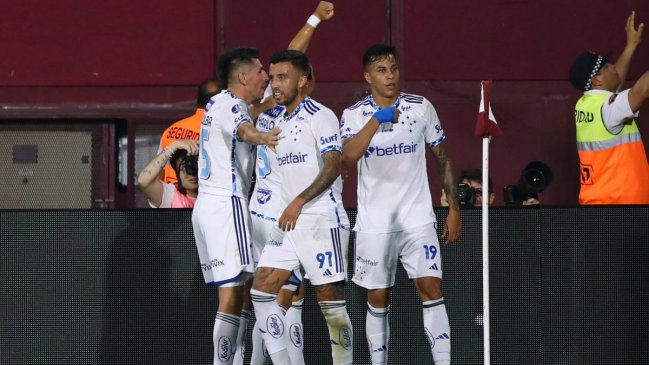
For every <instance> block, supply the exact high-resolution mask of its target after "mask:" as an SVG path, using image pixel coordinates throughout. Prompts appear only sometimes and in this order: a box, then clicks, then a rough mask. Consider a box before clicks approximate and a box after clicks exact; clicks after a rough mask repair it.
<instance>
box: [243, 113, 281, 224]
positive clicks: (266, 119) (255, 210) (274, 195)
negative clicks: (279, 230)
mask: <svg viewBox="0 0 649 365" xmlns="http://www.w3.org/2000/svg"><path fill="white" fill-rule="evenodd" d="M283 112H284V107H283V106H276V107H275V108H273V109H269V110H267V111H265V112H263V113H261V114H260V115H259V117H258V118H257V130H259V131H261V132H268V131H269V130H271V129H273V128H275V126H276V125H277V122H278V117H280V116H281V115H282V114H283ZM255 171H256V173H257V180H256V182H255V191H254V192H253V194H252V196H251V197H250V213H251V214H252V215H256V216H258V217H260V218H263V219H268V220H270V221H277V219H279V216H280V214H281V213H282V212H281V211H280V199H281V196H280V181H281V178H280V169H279V163H278V162H277V154H276V153H275V151H273V150H272V149H271V148H269V147H267V146H266V145H261V146H257V163H256V166H255Z"/></svg>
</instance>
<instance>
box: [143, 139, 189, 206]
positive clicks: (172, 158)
mask: <svg viewBox="0 0 649 365" xmlns="http://www.w3.org/2000/svg"><path fill="white" fill-rule="evenodd" d="M198 148H199V147H198V142H196V141H190V140H176V141H174V142H172V143H171V144H170V145H169V146H168V147H167V148H165V149H164V150H163V151H162V152H160V154H158V155H157V156H156V157H155V158H154V159H153V160H151V161H150V162H149V163H148V164H147V165H146V167H145V168H144V170H142V172H140V175H139V176H138V178H137V182H138V185H140V189H142V192H144V194H145V195H146V196H147V198H148V199H149V204H150V205H151V207H153V208H193V207H194V202H195V201H196V196H197V195H198V178H197V176H198V162H197V159H196V156H197V155H198ZM167 162H170V165H171V167H172V168H173V169H174V170H175V172H176V176H177V177H178V185H174V184H170V183H164V182H162V181H161V180H159V179H158V176H159V175H160V172H161V171H162V169H163V168H164V167H165V165H166V164H167Z"/></svg>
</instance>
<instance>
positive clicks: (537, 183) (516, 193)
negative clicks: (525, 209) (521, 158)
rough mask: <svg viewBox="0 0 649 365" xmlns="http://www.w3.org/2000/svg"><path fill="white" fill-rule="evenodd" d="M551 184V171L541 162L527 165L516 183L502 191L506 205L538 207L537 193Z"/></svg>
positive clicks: (539, 202)
mask: <svg viewBox="0 0 649 365" xmlns="http://www.w3.org/2000/svg"><path fill="white" fill-rule="evenodd" d="M550 183H552V169H551V168H550V166H548V165H546V164H545V163H543V162H541V161H532V162H530V163H528V164H527V165H526V166H525V168H524V169H523V171H522V172H521V177H520V178H519V179H518V182H516V184H513V185H507V186H506V187H505V189H504V198H505V204H506V205H540V204H541V201H540V198H539V193H541V192H542V191H543V190H545V189H546V188H547V187H548V186H549V185H550Z"/></svg>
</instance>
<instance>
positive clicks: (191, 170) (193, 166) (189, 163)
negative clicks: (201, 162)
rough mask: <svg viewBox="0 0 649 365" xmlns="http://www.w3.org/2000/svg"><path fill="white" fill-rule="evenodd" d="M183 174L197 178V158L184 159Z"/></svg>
mask: <svg viewBox="0 0 649 365" xmlns="http://www.w3.org/2000/svg"><path fill="white" fill-rule="evenodd" d="M185 172H186V173H187V175H191V176H198V156H196V155H194V156H187V157H185Z"/></svg>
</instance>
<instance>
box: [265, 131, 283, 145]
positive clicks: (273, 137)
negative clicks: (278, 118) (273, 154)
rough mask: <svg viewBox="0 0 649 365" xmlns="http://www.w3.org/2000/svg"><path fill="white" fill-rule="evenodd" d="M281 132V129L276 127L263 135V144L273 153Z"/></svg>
mask: <svg viewBox="0 0 649 365" xmlns="http://www.w3.org/2000/svg"><path fill="white" fill-rule="evenodd" d="M281 132H282V130H281V129H279V128H278V127H275V128H273V129H271V130H269V131H268V132H265V133H264V134H263V140H264V144H265V145H266V146H268V147H270V148H271V149H272V150H273V151H275V146H277V143H279V134H280V133H281Z"/></svg>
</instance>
